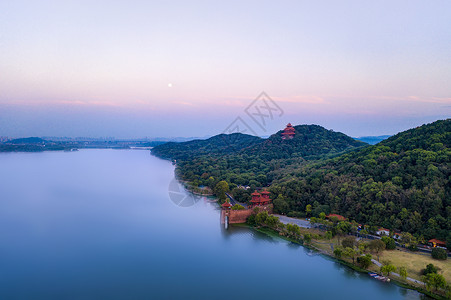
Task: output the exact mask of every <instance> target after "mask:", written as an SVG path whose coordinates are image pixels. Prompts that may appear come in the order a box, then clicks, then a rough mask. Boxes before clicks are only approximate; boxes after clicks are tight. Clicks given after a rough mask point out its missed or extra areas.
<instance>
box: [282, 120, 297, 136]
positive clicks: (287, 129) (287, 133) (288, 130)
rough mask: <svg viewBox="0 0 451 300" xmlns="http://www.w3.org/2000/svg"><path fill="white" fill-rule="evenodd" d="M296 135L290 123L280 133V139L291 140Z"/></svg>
mask: <svg viewBox="0 0 451 300" xmlns="http://www.w3.org/2000/svg"><path fill="white" fill-rule="evenodd" d="M295 133H296V130H295V129H294V127H293V125H291V123H288V124H287V127H285V129H284V130H283V132H282V139H284V140H285V139H292V138H293V137H294V135H295Z"/></svg>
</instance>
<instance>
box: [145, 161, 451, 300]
mask: <svg viewBox="0 0 451 300" xmlns="http://www.w3.org/2000/svg"><path fill="white" fill-rule="evenodd" d="M152 155H153V154H152ZM176 168H177V166H175V169H176ZM174 171H175V170H174ZM175 175H176V174H175ZM175 177H176V179H177V180H179V181H180V182H182V183H183V184H184V186H185V184H186V183H189V182H188V181H181V180H180V179H178V178H177V176H175ZM187 191H188V192H190V193H193V194H194V195H196V193H194V192H193V191H191V190H189V189H188V188H187ZM202 196H207V195H202ZM209 196H213V195H209ZM215 199H217V198H216V197H215ZM215 202H216V204H217V205H218V206H219V209H221V206H220V205H219V203H218V202H217V200H216V201H215ZM230 225H231V226H237V227H247V228H250V229H252V230H256V231H257V232H260V233H263V234H266V235H268V236H271V237H278V238H281V239H283V240H286V241H289V242H291V243H295V244H298V245H300V246H303V247H305V248H307V249H310V250H313V251H315V252H318V253H319V254H320V255H323V256H325V258H326V259H331V260H333V261H335V262H337V263H340V264H341V265H344V266H346V267H349V268H351V269H352V270H354V271H357V272H359V273H366V274H368V272H373V271H371V270H367V269H363V268H361V267H359V266H358V265H355V264H353V263H350V262H347V261H345V260H343V259H339V258H336V257H335V256H334V255H331V254H330V253H328V252H327V251H325V250H323V249H320V248H317V247H315V246H314V245H313V244H312V243H311V244H309V245H306V244H304V243H303V242H300V241H298V240H294V239H292V238H289V237H286V236H282V235H279V234H278V233H279V232H278V231H276V230H274V229H272V228H267V227H255V226H251V225H248V224H247V223H235V224H230ZM230 225H229V226H230ZM306 230H308V229H306ZM312 241H315V242H318V241H317V240H315V239H312ZM373 264H374V263H373ZM386 277H388V278H390V281H391V282H393V283H394V284H396V285H398V286H400V287H403V288H406V289H410V290H415V291H417V292H419V293H421V294H423V295H425V296H427V297H430V298H432V299H439V300H440V299H444V300H446V299H450V298H447V297H446V296H442V295H439V294H435V293H433V292H430V291H428V290H427V289H426V288H422V287H419V286H415V285H411V284H409V283H407V282H403V281H400V279H398V278H394V277H393V276H386Z"/></svg>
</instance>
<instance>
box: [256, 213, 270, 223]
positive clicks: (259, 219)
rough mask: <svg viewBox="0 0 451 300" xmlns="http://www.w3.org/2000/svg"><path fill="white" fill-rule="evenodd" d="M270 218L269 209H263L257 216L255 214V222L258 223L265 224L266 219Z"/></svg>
mask: <svg viewBox="0 0 451 300" xmlns="http://www.w3.org/2000/svg"><path fill="white" fill-rule="evenodd" d="M267 218H268V212H267V211H262V212H259V213H258V214H257V215H256V216H255V224H257V225H263V224H264V223H265V222H266V219H267Z"/></svg>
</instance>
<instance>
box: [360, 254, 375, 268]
mask: <svg viewBox="0 0 451 300" xmlns="http://www.w3.org/2000/svg"><path fill="white" fill-rule="evenodd" d="M372 258H373V257H372V256H371V254H366V255H363V256H359V257H357V263H358V264H359V265H360V266H361V267H362V268H364V269H367V268H368V267H369V266H371V264H372V261H371V259H372Z"/></svg>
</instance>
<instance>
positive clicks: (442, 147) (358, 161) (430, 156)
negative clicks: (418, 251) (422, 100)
mask: <svg viewBox="0 0 451 300" xmlns="http://www.w3.org/2000/svg"><path fill="white" fill-rule="evenodd" d="M450 146H451V119H448V120H441V121H436V122H434V123H431V124H427V125H423V126H421V127H417V128H414V129H410V130H407V131H404V132H401V133H399V134H397V135H395V136H392V137H390V138H389V139H387V140H384V141H382V142H380V143H379V144H377V145H374V146H370V147H367V148H364V149H362V150H360V151H355V152H351V153H347V154H344V155H342V156H340V157H337V158H334V159H330V160H326V161H321V162H317V163H315V164H310V165H308V166H304V167H302V168H299V169H297V170H296V171H295V172H292V173H291V174H287V173H284V172H280V174H279V179H278V183H276V184H274V185H273V186H272V189H271V191H272V192H273V193H274V194H277V195H278V194H281V195H283V196H284V197H283V200H282V201H277V202H276V203H275V204H276V209H277V210H279V212H282V213H289V212H303V211H305V207H306V205H307V204H312V205H313V208H314V209H313V211H314V214H316V215H317V214H319V213H320V212H325V213H339V214H342V215H344V216H346V217H348V218H351V219H355V220H356V221H358V222H360V223H363V224H369V225H375V226H384V227H386V228H389V229H394V230H399V231H405V232H411V233H415V234H416V235H421V236H423V237H424V238H426V239H429V238H439V239H444V240H448V241H449V242H451V186H450V179H451V149H450ZM279 200H281V199H279Z"/></svg>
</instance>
